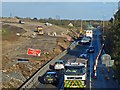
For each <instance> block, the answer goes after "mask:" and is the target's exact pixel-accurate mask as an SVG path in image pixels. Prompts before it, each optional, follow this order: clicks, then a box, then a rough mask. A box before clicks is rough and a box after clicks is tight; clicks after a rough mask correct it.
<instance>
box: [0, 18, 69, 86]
mask: <svg viewBox="0 0 120 90" xmlns="http://www.w3.org/2000/svg"><path fill="white" fill-rule="evenodd" d="M0 19H1V21H2V72H3V75H2V79H3V83H2V84H3V86H2V87H3V88H17V87H19V86H20V85H21V84H22V83H23V82H24V81H25V80H26V79H27V78H29V76H31V75H32V74H33V73H34V72H35V71H36V70H37V69H38V68H40V67H41V66H42V65H44V64H45V63H46V62H47V61H49V60H50V59H52V58H54V57H55V56H56V55H58V54H59V53H60V52H62V51H63V50H65V49H66V48H67V47H68V46H69V45H70V43H71V42H68V41H65V37H64V35H63V33H64V34H67V29H66V28H62V27H59V26H56V25H52V26H46V25H45V24H44V23H40V22H38V21H32V20H29V19H24V22H25V24H19V23H18V21H19V19H17V18H3V19H2V18H0ZM38 25H41V26H42V27H43V30H44V32H45V34H44V35H43V36H40V35H37V33H36V32H34V31H35V30H36V29H37V26H38ZM53 32H56V34H57V35H56V36H52V33H53ZM17 33H19V34H20V35H17ZM35 33H36V34H35ZM48 33H49V34H50V35H48ZM62 35H63V36H62ZM28 48H33V49H40V50H41V56H40V57H36V56H31V55H27V50H28ZM18 59H29V60H30V62H18V61H17V60H18Z"/></svg>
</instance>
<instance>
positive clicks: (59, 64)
mask: <svg viewBox="0 0 120 90" xmlns="http://www.w3.org/2000/svg"><path fill="white" fill-rule="evenodd" d="M54 69H55V70H63V69H64V61H63V60H57V61H56V62H55V64H54Z"/></svg>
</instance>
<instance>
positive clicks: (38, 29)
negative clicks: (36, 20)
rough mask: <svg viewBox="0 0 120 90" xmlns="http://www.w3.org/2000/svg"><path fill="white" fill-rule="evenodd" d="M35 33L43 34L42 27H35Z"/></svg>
mask: <svg viewBox="0 0 120 90" xmlns="http://www.w3.org/2000/svg"><path fill="white" fill-rule="evenodd" d="M37 32H38V34H39V35H43V34H44V32H43V27H42V26H37Z"/></svg>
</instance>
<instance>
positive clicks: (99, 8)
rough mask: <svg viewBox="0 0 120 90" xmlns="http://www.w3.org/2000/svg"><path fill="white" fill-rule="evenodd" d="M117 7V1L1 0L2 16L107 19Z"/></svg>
mask: <svg viewBox="0 0 120 90" xmlns="http://www.w3.org/2000/svg"><path fill="white" fill-rule="evenodd" d="M5 1H7V0H5ZM18 1H19V0H18ZM48 1H49V0H48ZM113 1H114V0H113ZM117 9H118V2H2V16H3V17H9V16H12V17H14V16H19V17H30V18H34V17H37V18H38V19H40V18H49V17H52V18H60V19H91V20H92V19H94V20H96V19H97V20H103V19H104V20H109V19H110V18H111V17H113V13H115V12H116V11H117Z"/></svg>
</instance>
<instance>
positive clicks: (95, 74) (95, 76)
mask: <svg viewBox="0 0 120 90" xmlns="http://www.w3.org/2000/svg"><path fill="white" fill-rule="evenodd" d="M94 78H95V79H96V78H97V73H96V71H95V73H94Z"/></svg>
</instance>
